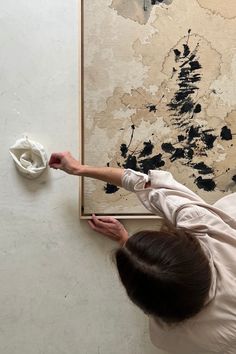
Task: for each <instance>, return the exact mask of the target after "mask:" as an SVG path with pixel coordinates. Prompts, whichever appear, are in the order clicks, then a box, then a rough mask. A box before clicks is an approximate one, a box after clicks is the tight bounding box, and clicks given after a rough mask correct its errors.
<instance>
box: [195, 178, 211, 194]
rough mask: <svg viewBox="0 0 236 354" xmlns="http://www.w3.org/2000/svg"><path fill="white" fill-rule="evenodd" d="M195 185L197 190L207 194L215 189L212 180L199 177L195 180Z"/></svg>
mask: <svg viewBox="0 0 236 354" xmlns="http://www.w3.org/2000/svg"><path fill="white" fill-rule="evenodd" d="M195 183H196V184H197V186H198V188H200V189H204V190H205V191H207V192H212V191H214V190H215V188H216V184H215V182H214V181H213V179H212V178H202V177H201V176H199V177H198V178H197V179H196V180H195Z"/></svg>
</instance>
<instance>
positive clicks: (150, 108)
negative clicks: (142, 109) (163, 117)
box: [146, 104, 157, 113]
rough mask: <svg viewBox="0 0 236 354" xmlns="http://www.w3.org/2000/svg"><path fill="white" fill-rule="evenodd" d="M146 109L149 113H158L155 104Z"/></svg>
mask: <svg viewBox="0 0 236 354" xmlns="http://www.w3.org/2000/svg"><path fill="white" fill-rule="evenodd" d="M146 108H148V110H149V112H154V113H156V111H157V105H155V104H148V105H147V106H146Z"/></svg>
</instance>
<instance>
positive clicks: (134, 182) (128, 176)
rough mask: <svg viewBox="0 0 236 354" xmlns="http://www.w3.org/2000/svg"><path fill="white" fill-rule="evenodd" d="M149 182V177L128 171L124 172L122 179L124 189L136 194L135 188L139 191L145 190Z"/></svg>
mask: <svg viewBox="0 0 236 354" xmlns="http://www.w3.org/2000/svg"><path fill="white" fill-rule="evenodd" d="M148 180H149V178H148V175H145V174H144V173H141V172H136V171H133V170H130V169H127V170H125V171H124V174H123V177H122V187H123V188H125V189H126V190H127V191H130V192H135V187H136V188H138V189H144V188H145V184H146V183H147V182H148Z"/></svg>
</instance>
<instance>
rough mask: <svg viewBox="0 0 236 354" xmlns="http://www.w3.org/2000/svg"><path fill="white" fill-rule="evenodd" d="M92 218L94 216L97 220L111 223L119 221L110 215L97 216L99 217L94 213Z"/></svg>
mask: <svg viewBox="0 0 236 354" xmlns="http://www.w3.org/2000/svg"><path fill="white" fill-rule="evenodd" d="M92 218H95V219H97V220H101V221H103V222H106V223H111V224H116V223H117V222H119V221H118V220H116V219H115V218H113V217H112V216H99V219H98V218H97V217H96V215H95V214H93V215H92Z"/></svg>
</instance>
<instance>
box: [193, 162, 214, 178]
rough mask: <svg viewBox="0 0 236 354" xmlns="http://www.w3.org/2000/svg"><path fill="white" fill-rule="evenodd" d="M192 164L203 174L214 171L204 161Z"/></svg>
mask: <svg viewBox="0 0 236 354" xmlns="http://www.w3.org/2000/svg"><path fill="white" fill-rule="evenodd" d="M191 166H192V167H193V168H195V169H196V170H198V172H199V173H200V174H202V175H208V174H210V173H213V172H214V170H213V168H211V167H209V166H207V165H206V164H205V163H204V162H199V163H195V164H192V165H191Z"/></svg>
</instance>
